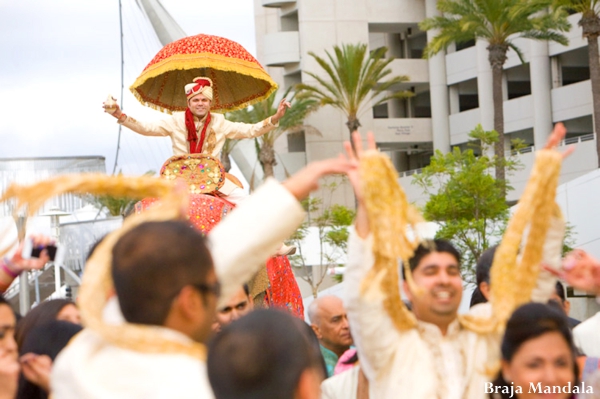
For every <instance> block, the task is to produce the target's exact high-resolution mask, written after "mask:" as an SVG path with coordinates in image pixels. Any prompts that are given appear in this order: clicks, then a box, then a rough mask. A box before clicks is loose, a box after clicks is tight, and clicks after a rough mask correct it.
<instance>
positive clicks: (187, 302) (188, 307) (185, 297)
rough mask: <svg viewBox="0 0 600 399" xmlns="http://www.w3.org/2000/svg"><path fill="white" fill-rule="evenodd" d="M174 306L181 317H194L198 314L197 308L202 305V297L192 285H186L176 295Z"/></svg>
mask: <svg viewBox="0 0 600 399" xmlns="http://www.w3.org/2000/svg"><path fill="white" fill-rule="evenodd" d="M174 306H175V307H176V309H177V311H178V313H179V314H180V315H181V316H182V317H184V318H186V319H194V318H196V315H197V314H198V309H199V308H201V307H202V306H203V298H202V295H198V292H197V291H196V290H195V289H194V288H193V287H191V286H189V285H187V286H185V287H183V288H182V289H181V291H180V292H179V295H177V298H176V299H175V303H174Z"/></svg>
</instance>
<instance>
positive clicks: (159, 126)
mask: <svg viewBox="0 0 600 399" xmlns="http://www.w3.org/2000/svg"><path fill="white" fill-rule="evenodd" d="M213 90H214V88H213V83H212V80H210V79H209V78H207V77H197V78H194V80H193V82H191V83H188V84H186V85H185V87H184V92H185V93H182V95H184V94H185V96H186V97H187V103H188V108H187V109H186V110H185V112H174V113H173V115H171V116H170V117H168V118H165V119H162V120H160V121H158V122H152V123H151V122H140V121H138V120H136V119H134V118H132V117H130V116H127V115H126V114H125V113H123V112H121V109H120V108H119V105H118V104H107V103H105V104H104V109H105V111H106V112H108V113H110V114H111V115H112V116H113V117H115V118H117V122H118V123H120V124H122V125H123V126H125V127H127V128H129V129H131V130H133V131H134V132H136V133H139V134H141V135H144V136H168V137H170V138H171V142H172V144H173V155H184V154H196V153H198V154H199V153H203V154H207V155H212V156H214V157H217V158H218V157H219V154H220V152H221V149H222V148H223V144H225V139H247V138H253V137H259V136H262V135H263V134H265V133H268V132H270V131H271V130H273V129H275V128H276V127H277V124H278V123H279V120H280V119H281V118H282V117H283V116H284V115H285V111H286V110H287V108H290V107H291V105H290V103H289V102H287V101H286V100H285V98H284V99H283V100H281V102H280V103H279V106H278V108H277V112H276V113H275V115H273V116H271V117H269V118H267V119H265V120H264V121H261V122H259V123H255V124H249V123H239V122H230V121H228V120H226V119H225V116H223V114H217V113H212V112H210V108H211V104H212V100H213V95H214V93H213Z"/></svg>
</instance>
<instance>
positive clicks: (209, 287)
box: [190, 281, 221, 298]
mask: <svg viewBox="0 0 600 399" xmlns="http://www.w3.org/2000/svg"><path fill="white" fill-rule="evenodd" d="M190 285H191V286H192V287H194V288H196V289H197V290H198V291H200V292H210V293H211V294H213V295H214V296H216V297H217V298H218V297H219V296H221V283H219V282H218V281H217V282H215V283H212V284H204V283H196V284H190Z"/></svg>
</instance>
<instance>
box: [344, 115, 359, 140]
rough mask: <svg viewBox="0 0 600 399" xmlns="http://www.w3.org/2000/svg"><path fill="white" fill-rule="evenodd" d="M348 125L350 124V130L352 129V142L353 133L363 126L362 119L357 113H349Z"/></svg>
mask: <svg viewBox="0 0 600 399" xmlns="http://www.w3.org/2000/svg"><path fill="white" fill-rule="evenodd" d="M346 126H348V130H349V131H350V142H351V143H352V133H353V132H355V131H357V130H358V128H359V127H360V126H361V125H360V121H359V120H358V118H357V117H356V116H355V115H349V116H348V121H347V122H346Z"/></svg>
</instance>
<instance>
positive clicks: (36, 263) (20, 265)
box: [6, 235, 54, 274]
mask: <svg viewBox="0 0 600 399" xmlns="http://www.w3.org/2000/svg"><path fill="white" fill-rule="evenodd" d="M29 239H31V241H32V242H33V247H34V248H36V247H38V248H41V247H47V246H48V245H51V244H53V243H54V241H53V240H52V239H51V238H50V237H48V236H44V235H32V236H30V237H29ZM24 245H25V241H23V242H21V243H20V244H19V246H18V247H17V250H16V251H15V253H14V255H13V256H12V258H10V259H8V260H7V262H6V266H7V267H8V268H9V269H10V270H11V271H12V272H14V273H17V274H18V273H21V272H23V271H27V270H39V269H41V268H42V267H44V265H45V264H46V263H48V262H49V261H50V257H49V256H48V251H47V250H46V249H44V250H43V251H42V252H41V254H40V256H39V258H29V259H25V258H23V255H22V252H23V246H24Z"/></svg>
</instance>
